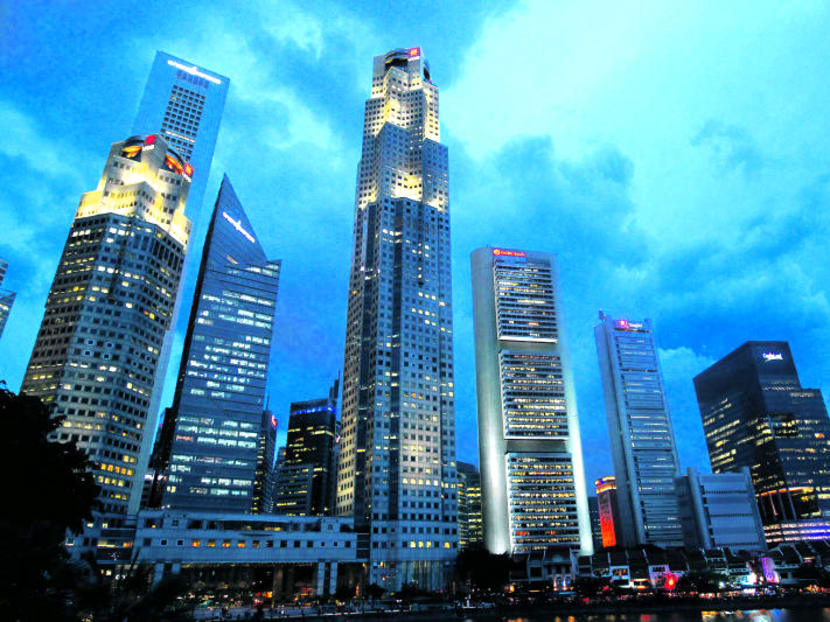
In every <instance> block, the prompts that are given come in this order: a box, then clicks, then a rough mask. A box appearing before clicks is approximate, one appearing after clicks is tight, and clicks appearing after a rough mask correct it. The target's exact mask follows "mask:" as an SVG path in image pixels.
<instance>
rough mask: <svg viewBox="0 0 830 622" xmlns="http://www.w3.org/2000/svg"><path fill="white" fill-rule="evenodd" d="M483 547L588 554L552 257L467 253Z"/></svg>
mask: <svg viewBox="0 0 830 622" xmlns="http://www.w3.org/2000/svg"><path fill="white" fill-rule="evenodd" d="M472 275H473V320H474V325H475V340H476V388H477V395H478V438H479V455H480V462H479V464H480V466H481V473H482V491H481V492H482V504H483V507H484V541H485V545H486V547H487V549H488V550H489V551H490V552H491V553H496V554H500V553H505V552H508V553H526V552H529V551H536V550H543V549H547V548H551V547H556V548H559V549H564V548H568V549H573V548H579V549H580V550H581V551H582V553H583V554H589V553H590V552H591V550H592V548H593V547H592V541H591V521H590V516H589V514H588V501H587V497H586V491H585V475H584V473H583V467H582V443H581V440H580V436H579V418H578V416H577V412H576V394H575V393H574V388H573V379H572V377H571V366H570V359H569V353H568V348H567V344H566V340H565V329H564V320H563V318H562V309H561V307H560V297H559V291H558V274H557V266H556V258H555V257H554V256H553V255H551V254H549V253H538V252H532V251H520V250H506V249H501V248H479V249H477V250H475V251H473V254H472Z"/></svg>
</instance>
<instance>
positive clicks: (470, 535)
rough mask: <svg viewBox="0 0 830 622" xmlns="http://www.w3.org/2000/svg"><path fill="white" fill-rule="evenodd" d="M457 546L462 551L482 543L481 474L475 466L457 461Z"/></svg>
mask: <svg viewBox="0 0 830 622" xmlns="http://www.w3.org/2000/svg"><path fill="white" fill-rule="evenodd" d="M457 465H458V466H457V468H458V546H459V547H460V548H462V549H467V548H471V547H476V546H479V545H481V544H483V543H484V532H483V525H482V518H481V474H480V473H479V472H478V469H477V468H476V467H475V465H472V464H469V463H467V462H461V461H459V462H458V463H457Z"/></svg>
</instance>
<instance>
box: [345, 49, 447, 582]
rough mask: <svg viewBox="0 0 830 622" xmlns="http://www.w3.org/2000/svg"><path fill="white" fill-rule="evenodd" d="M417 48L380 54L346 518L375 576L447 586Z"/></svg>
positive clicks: (443, 245)
mask: <svg viewBox="0 0 830 622" xmlns="http://www.w3.org/2000/svg"><path fill="white" fill-rule="evenodd" d="M439 141H440V129H439V125H438V87H437V86H436V85H435V84H434V83H433V82H432V77H431V75H430V70H429V65H428V64H427V62H426V59H425V58H424V56H423V54H422V53H421V50H420V48H409V49H396V50H392V51H391V52H389V53H387V54H384V55H382V56H376V57H375V59H374V72H373V78H372V94H371V97H370V98H369V99H368V100H367V101H366V107H365V113H364V126H363V151H362V155H361V159H360V164H359V165H358V175H357V190H356V193H355V222H354V229H353V233H354V248H353V254H352V266H351V275H350V280H349V298H348V300H349V302H348V315H347V326H346V347H345V356H344V374H343V408H342V410H343V414H342V444H341V449H340V460H339V467H338V477H337V482H338V486H337V499H336V504H337V513H338V514H339V515H354V516H355V517H356V519H357V521H358V523H364V524H365V523H366V522H368V521H370V520H371V521H372V529H371V536H370V537H371V553H372V555H373V560H372V562H371V564H370V582H375V583H378V584H379V585H382V586H383V587H386V588H387V589H399V588H400V586H401V585H402V584H405V583H410V582H416V583H418V585H420V586H421V587H423V588H427V589H431V588H434V587H443V582H444V576H443V575H444V572H445V571H448V569H449V567H448V564H449V562H450V560H451V559H452V558H453V556H454V555H455V553H456V551H455V550H454V549H456V548H457V546H458V536H457V533H456V532H457V528H456V520H457V500H456V490H455V485H456V472H455V415H454V391H455V389H454V386H453V350H452V291H451V290H452V283H451V275H450V214H449V178H448V165H447V148H446V147H445V146H444V145H442V144H441V143H440V142H439Z"/></svg>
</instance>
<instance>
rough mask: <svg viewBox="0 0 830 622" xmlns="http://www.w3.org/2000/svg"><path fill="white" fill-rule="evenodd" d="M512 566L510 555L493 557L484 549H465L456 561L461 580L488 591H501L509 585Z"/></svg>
mask: <svg viewBox="0 0 830 622" xmlns="http://www.w3.org/2000/svg"><path fill="white" fill-rule="evenodd" d="M510 566H511V561H510V556H509V555H506V554H505V555H493V554H492V553H490V552H489V551H487V550H486V549H484V548H472V549H465V550H463V551H461V552H460V553H459V554H458V557H457V558H456V560H455V569H456V573H457V574H458V577H459V579H460V580H461V581H462V582H467V581H469V582H470V583H471V584H472V585H473V587H476V588H478V589H480V590H486V591H501V590H502V589H503V588H504V586H505V585H507V583H508V582H509V581H510Z"/></svg>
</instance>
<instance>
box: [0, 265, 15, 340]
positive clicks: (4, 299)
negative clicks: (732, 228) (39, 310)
mask: <svg viewBox="0 0 830 622" xmlns="http://www.w3.org/2000/svg"><path fill="white" fill-rule="evenodd" d="M8 267H9V263H8V262H7V261H6V260H4V259H0V285H2V284H3V279H4V278H6V269H7V268H8ZM14 297H15V293H14V292H13V291H11V290H8V289H4V288H0V337H2V336H3V329H4V328H6V320H8V319H9V313H10V312H11V310H12V305H13V304H14Z"/></svg>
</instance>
